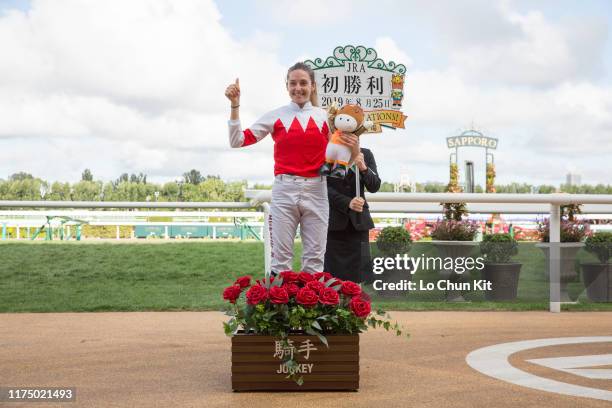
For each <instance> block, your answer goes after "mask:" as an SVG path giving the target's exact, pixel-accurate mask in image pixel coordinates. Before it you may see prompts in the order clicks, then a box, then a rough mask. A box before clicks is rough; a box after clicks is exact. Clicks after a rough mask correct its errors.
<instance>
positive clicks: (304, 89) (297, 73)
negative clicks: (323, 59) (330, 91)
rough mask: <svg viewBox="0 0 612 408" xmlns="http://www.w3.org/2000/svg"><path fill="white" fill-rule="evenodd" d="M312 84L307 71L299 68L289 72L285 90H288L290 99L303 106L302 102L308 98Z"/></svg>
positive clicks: (311, 90) (312, 88) (312, 87)
mask: <svg viewBox="0 0 612 408" xmlns="http://www.w3.org/2000/svg"><path fill="white" fill-rule="evenodd" d="M314 86H315V85H314V83H313V82H312V81H311V80H310V76H309V75H308V72H306V71H303V70H301V69H296V70H293V71H291V72H289V78H288V79H287V91H289V96H290V97H291V100H292V101H293V102H295V103H296V104H298V105H299V106H300V107H304V104H305V103H306V102H308V101H309V100H310V93H311V92H313V90H314Z"/></svg>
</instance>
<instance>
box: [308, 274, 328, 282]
mask: <svg viewBox="0 0 612 408" xmlns="http://www.w3.org/2000/svg"><path fill="white" fill-rule="evenodd" d="M313 276H314V278H315V279H316V280H319V279H321V278H323V282H327V281H328V280H330V279H331V278H333V276H332V274H331V273H329V272H316V273H315V274H314V275H313Z"/></svg>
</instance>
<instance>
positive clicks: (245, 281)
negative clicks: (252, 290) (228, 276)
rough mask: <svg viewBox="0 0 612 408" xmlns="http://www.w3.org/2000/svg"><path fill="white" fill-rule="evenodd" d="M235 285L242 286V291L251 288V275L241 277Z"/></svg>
mask: <svg viewBox="0 0 612 408" xmlns="http://www.w3.org/2000/svg"><path fill="white" fill-rule="evenodd" d="M234 285H240V288H241V289H244V288H246V287H249V286H251V277H250V276H249V275H247V276H241V277H239V278H238V279H236V282H234Z"/></svg>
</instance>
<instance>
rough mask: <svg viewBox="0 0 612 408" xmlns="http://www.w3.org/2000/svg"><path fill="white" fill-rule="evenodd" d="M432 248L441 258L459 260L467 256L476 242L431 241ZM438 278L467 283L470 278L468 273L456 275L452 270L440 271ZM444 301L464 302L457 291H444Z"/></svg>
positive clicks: (461, 295)
mask: <svg viewBox="0 0 612 408" xmlns="http://www.w3.org/2000/svg"><path fill="white" fill-rule="evenodd" d="M432 244H433V246H434V247H435V248H436V249H437V250H438V254H439V255H440V257H441V258H446V257H448V258H453V259H455V258H460V257H467V256H469V255H470V254H471V253H472V251H473V250H474V247H475V246H477V245H478V242H474V241H432ZM439 274H440V277H441V278H442V279H448V280H450V281H452V282H462V281H467V280H469V278H470V274H469V272H468V271H466V272H464V273H462V274H458V273H455V271H454V270H452V269H444V268H443V269H441V270H440V272H439ZM446 301H448V302H464V301H465V299H464V298H463V294H462V293H461V291H459V290H448V291H446Z"/></svg>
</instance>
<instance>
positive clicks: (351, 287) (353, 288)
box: [340, 281, 361, 296]
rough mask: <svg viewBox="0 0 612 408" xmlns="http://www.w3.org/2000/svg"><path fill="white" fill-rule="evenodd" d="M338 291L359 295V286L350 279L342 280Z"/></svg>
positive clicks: (348, 294)
mask: <svg viewBox="0 0 612 408" xmlns="http://www.w3.org/2000/svg"><path fill="white" fill-rule="evenodd" d="M340 292H342V293H343V294H345V295H347V296H359V295H360V294H361V286H359V285H358V284H356V283H355V282H351V281H344V282H342V288H341V289H340Z"/></svg>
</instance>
